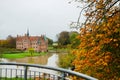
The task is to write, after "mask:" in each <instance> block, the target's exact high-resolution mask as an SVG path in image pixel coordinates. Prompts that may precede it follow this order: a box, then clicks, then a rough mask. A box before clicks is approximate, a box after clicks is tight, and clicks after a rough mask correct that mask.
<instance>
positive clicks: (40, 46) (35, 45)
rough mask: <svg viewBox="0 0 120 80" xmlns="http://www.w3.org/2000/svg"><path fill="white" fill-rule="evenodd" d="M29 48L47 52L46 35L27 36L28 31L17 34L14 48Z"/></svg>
mask: <svg viewBox="0 0 120 80" xmlns="http://www.w3.org/2000/svg"><path fill="white" fill-rule="evenodd" d="M31 48H32V49H34V51H36V52H47V51H48V40H47V38H46V36H44V35H41V36H29V31H27V34H25V35H24V36H19V35H17V38H16V49H20V50H28V49H31Z"/></svg>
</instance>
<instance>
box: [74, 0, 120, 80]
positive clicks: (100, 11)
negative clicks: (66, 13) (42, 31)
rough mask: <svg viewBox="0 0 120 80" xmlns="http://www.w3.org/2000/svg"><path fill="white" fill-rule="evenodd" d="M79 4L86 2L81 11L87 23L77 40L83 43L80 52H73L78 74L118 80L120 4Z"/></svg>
mask: <svg viewBox="0 0 120 80" xmlns="http://www.w3.org/2000/svg"><path fill="white" fill-rule="evenodd" d="M77 1H83V2H85V3H86V4H87V6H86V7H84V8H83V9H82V11H85V15H86V20H85V22H84V25H83V26H82V27H81V29H80V35H79V36H78V37H79V39H80V41H81V43H80V45H79V47H78V49H77V50H74V51H73V54H74V55H75V56H76V57H75V60H74V61H73V64H74V66H75V71H78V72H82V73H85V74H88V75H90V76H94V77H96V78H98V79H102V80H106V79H107V80H109V79H110V80H111V79H113V80H119V79H120V72H119V71H120V60H119V59H120V16H119V15H120V8H119V5H118V2H120V1H119V0H77ZM81 13H82V12H80V15H81ZM77 23H79V19H78V22H77Z"/></svg>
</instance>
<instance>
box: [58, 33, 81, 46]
mask: <svg viewBox="0 0 120 80" xmlns="http://www.w3.org/2000/svg"><path fill="white" fill-rule="evenodd" d="M78 35H79V33H78V32H76V31H72V32H68V31H62V32H61V33H59V34H58V35H57V37H58V46H59V48H60V47H61V48H63V47H67V45H71V48H77V46H78V45H79V44H80V40H79V39H77V36H78Z"/></svg>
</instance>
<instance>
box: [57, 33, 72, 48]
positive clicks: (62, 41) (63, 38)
mask: <svg viewBox="0 0 120 80" xmlns="http://www.w3.org/2000/svg"><path fill="white" fill-rule="evenodd" d="M69 43H70V39H69V32H67V31H62V32H61V33H60V34H59V36H58V44H59V45H61V46H65V45H67V44H69Z"/></svg>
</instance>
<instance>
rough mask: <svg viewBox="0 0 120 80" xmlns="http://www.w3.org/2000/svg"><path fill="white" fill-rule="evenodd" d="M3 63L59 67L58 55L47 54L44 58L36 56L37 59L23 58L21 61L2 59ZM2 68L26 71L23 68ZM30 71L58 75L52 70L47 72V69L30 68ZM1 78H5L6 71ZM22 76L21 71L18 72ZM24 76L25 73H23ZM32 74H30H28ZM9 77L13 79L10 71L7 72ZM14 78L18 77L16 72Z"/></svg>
mask: <svg viewBox="0 0 120 80" xmlns="http://www.w3.org/2000/svg"><path fill="white" fill-rule="evenodd" d="M0 60H1V62H15V63H16V62H18V63H29V64H40V65H45V66H51V67H58V66H57V61H58V55H57V54H51V53H50V54H47V55H44V56H36V57H26V58H21V59H4V58H2V59H0ZM0 68H12V69H24V67H22V66H9V65H8V66H6V65H2V66H0ZM29 70H31V71H38V72H43V73H53V74H57V72H55V71H51V70H46V69H39V68H34V67H30V68H29ZM0 73H2V74H1V76H5V75H6V74H5V70H3V71H2V72H0ZM19 74H21V72H20V71H18V73H17V75H19ZM22 74H24V71H23V72H22ZM28 74H30V73H28ZM7 77H11V75H10V70H9V71H8V72H7ZM12 77H16V73H15V71H12Z"/></svg>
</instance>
